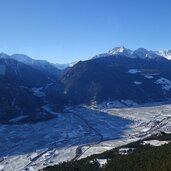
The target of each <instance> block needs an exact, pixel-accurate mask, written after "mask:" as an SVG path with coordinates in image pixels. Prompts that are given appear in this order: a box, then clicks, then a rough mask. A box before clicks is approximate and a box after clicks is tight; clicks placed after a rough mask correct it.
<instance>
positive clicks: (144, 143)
mask: <svg viewBox="0 0 171 171" xmlns="http://www.w3.org/2000/svg"><path fill="white" fill-rule="evenodd" d="M168 143H169V141H159V140H149V141H143V142H142V143H141V144H142V145H151V146H156V147H158V146H161V145H164V144H168Z"/></svg>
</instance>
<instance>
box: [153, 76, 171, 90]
mask: <svg viewBox="0 0 171 171" xmlns="http://www.w3.org/2000/svg"><path fill="white" fill-rule="evenodd" d="M155 83H156V84H161V85H162V89H163V90H166V91H170V89H171V81H170V80H168V79H166V78H163V77H162V78H160V79H158V80H157V81H156V82H155Z"/></svg>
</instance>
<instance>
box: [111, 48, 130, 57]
mask: <svg viewBox="0 0 171 171" xmlns="http://www.w3.org/2000/svg"><path fill="white" fill-rule="evenodd" d="M108 53H109V54H112V55H118V54H123V55H127V56H131V55H132V50H130V49H127V48H125V47H124V46H121V47H115V48H113V49H110V50H109V51H108Z"/></svg>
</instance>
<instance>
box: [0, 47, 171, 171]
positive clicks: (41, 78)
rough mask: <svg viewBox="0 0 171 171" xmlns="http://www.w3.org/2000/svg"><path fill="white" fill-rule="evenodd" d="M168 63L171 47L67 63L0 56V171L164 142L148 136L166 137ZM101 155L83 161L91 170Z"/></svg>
mask: <svg viewBox="0 0 171 171" xmlns="http://www.w3.org/2000/svg"><path fill="white" fill-rule="evenodd" d="M170 59H171V50H163V51H149V50H146V49H144V48H139V49H137V50H134V51H133V50H130V49H127V48H125V47H116V48H113V49H111V50H109V51H108V52H106V53H103V54H99V55H96V56H94V57H93V58H91V59H89V60H86V61H79V62H74V63H71V64H56V63H50V62H48V61H45V60H35V59H32V58H30V57H28V56H26V55H23V54H14V55H7V54H4V53H1V54H0V137H1V141H0V171H1V170H4V171H19V170H30V171H33V170H39V169H44V168H46V167H47V166H53V165H57V164H61V163H62V162H66V161H70V162H69V165H68V166H70V164H71V165H72V166H73V164H74V165H75V161H77V160H80V159H83V158H86V157H87V156H91V155H93V154H100V153H103V152H105V151H107V150H112V149H114V148H116V147H117V150H118V148H120V146H125V145H126V144H129V143H131V142H135V141H139V142H140V140H141V141H142V142H141V143H143V145H144V146H146V145H148V144H150V145H151V146H156V144H157V146H161V145H164V144H168V143H170V139H169V140H168V139H167V140H168V141H164V142H162V141H160V142H158V141H159V140H157V139H152V140H151V139H148V138H149V136H151V135H152V136H153V135H159V133H161V132H162V133H163V134H164V135H165V134H169V133H171V60H170ZM164 135H163V136H164ZM165 136H166V135H165ZM128 146H129V145H128ZM123 148H124V149H123ZM123 148H120V149H119V150H120V151H119V154H120V155H129V154H128V151H133V150H136V149H133V148H129V149H128V148H126V149H125V147H123ZM138 149H139V147H138ZM140 149H141V148H140ZM109 153H110V151H109ZM103 154H104V153H103ZM103 154H102V155H99V156H98V155H97V157H100V156H103V158H100V159H97V157H96V156H95V157H96V158H95V157H94V156H93V157H92V158H91V157H90V158H88V161H89V162H90V163H91V162H92V163H93V162H94V163H95V170H98V169H100V168H101V169H102V168H103V169H105V165H106V164H107V162H108V159H106V158H104V156H105V157H106V155H103ZM105 154H108V153H105ZM107 156H108V155H107ZM92 159H93V160H92ZM81 161H83V160H81ZM72 163H73V164H72ZM61 167H63V165H58V166H56V167H54V168H53V167H50V168H46V169H45V170H48V169H50V170H53V169H54V170H55V168H56V169H58V168H59V170H60V169H61V170H62V168H61ZM64 168H65V169H66V168H67V167H66V165H65V164H64ZM76 168H78V167H76ZM93 169H94V165H93ZM66 170H67V169H66ZM73 170H74V169H73Z"/></svg>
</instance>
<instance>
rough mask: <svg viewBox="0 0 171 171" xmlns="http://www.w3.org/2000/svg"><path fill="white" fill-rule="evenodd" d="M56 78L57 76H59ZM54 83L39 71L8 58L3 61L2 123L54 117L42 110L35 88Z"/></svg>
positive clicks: (0, 72)
mask: <svg viewBox="0 0 171 171" xmlns="http://www.w3.org/2000/svg"><path fill="white" fill-rule="evenodd" d="M56 77H57V76H56ZM49 83H51V80H50V79H49V77H48V76H47V75H46V74H44V73H43V72H41V71H40V70H38V69H35V68H33V67H31V66H29V65H26V64H24V63H21V62H18V61H16V60H13V59H11V58H9V57H8V56H6V57H3V58H2V57H1V58H0V94H1V97H0V106H1V107H0V123H15V122H17V123H20V122H21V121H22V123H25V122H36V121H41V120H46V119H48V118H52V116H51V115H49V114H47V113H46V112H44V111H43V110H42V109H41V106H42V101H41V100H40V99H39V98H38V97H36V96H35V95H34V94H33V91H32V88H34V87H43V86H45V85H47V84H49Z"/></svg>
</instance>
